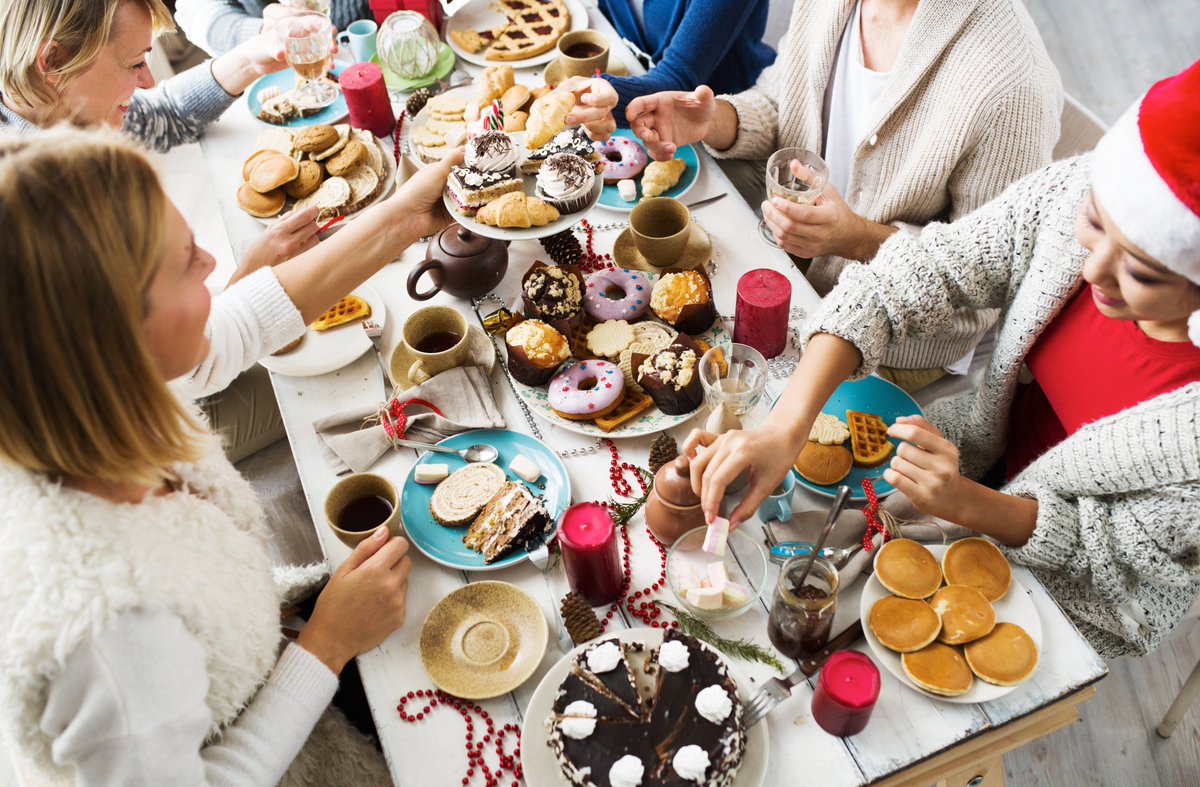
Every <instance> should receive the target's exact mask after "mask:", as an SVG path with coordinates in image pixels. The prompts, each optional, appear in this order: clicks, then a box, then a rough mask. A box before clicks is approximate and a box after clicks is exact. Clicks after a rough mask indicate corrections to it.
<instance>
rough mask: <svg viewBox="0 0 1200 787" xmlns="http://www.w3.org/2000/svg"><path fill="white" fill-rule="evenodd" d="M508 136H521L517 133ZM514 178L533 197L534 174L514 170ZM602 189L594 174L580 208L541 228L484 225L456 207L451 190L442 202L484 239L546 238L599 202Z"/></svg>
mask: <svg viewBox="0 0 1200 787" xmlns="http://www.w3.org/2000/svg"><path fill="white" fill-rule="evenodd" d="M510 136H513V137H520V135H519V134H512V135H510ZM513 141H514V143H515V144H516V145H517V146H518V149H522V148H521V141H520V140H519V139H517V138H515V139H514V140H513ZM517 177H520V178H524V184H523V185H524V190H525V194H526V195H527V196H530V197H534V196H536V194H535V193H534V192H535V190H536V188H537V174H536V173H535V174H533V175H522V174H521V173H517ZM603 191H604V180H603V178H601V177H600V176H599V175H597V176H596V182H595V183H594V184H593V185H592V193H591V196H589V197H588V203H587V205H585V206H584V207H583V209H581V210H577V211H575V212H574V213H564V214H562V215H560V216H559V217H558V219H557V220H555V221H552V222H550V223H549V224H543V225H542V226H540V227H493V226H491V225H490V224H484V223H483V222H482V221H479V220H478V219H477V218H476V217H474V216H464V215H462V213H460V212H459V210H458V205H457V203H455V201H454V198H453V197H451V196H450V192H449V191H446V192H443V193H442V202H443V203H444V204H445V206H446V210H447V211H449V213H450V215H451V216H453V217H454V220H455V221H457V222H458V223H459V224H461V225H463V226H464V227H466V228H467V229H469V230H470V231H471V232H474V233H475V234H476V235H482V236H484V237H485V238H497V239H499V240H507V241H513V240H537V239H538V238H548V237H550V236H551V235H557V234H558V233H560V232H562V231H564V230H569V229H570V228H571V227H573V226H575V223H576V222H578V221H579V220H580V219H582V218H583V217H584V216H586V215H587V214H588V213H589V212H590V211H591V209H592V208H594V207H596V203H597V202H599V201H600V194H601V193H602V192H603Z"/></svg>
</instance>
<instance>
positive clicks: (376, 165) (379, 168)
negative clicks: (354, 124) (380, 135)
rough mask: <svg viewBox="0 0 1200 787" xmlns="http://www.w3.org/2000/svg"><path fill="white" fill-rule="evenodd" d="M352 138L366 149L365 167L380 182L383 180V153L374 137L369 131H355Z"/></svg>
mask: <svg viewBox="0 0 1200 787" xmlns="http://www.w3.org/2000/svg"><path fill="white" fill-rule="evenodd" d="M352 136H353V137H354V138H355V139H357V140H358V141H359V142H361V143H362V144H363V147H364V148H366V149H367V165H368V166H370V167H371V171H372V172H374V173H375V175H376V176H377V177H378V178H379V179H380V180H383V173H384V168H383V151H382V150H381V149H380V147H379V143H378V142H376V141H375V135H374V134H372V133H371V132H370V131H363V130H361V129H355V130H354V131H353V132H352Z"/></svg>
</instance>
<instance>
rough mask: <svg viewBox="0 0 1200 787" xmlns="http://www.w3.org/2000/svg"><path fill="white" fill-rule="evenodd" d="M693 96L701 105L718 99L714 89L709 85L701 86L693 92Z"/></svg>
mask: <svg viewBox="0 0 1200 787" xmlns="http://www.w3.org/2000/svg"><path fill="white" fill-rule="evenodd" d="M692 95H693V96H694V97H695V100H696V102H697V103H700V104H707V103H708V102H710V101H712V100H713V99H714V98H715V97H716V94H715V93H713V91H712V88H711V87H709V86H708V85H701V86H700V87H698V88H696V89H695V90H693V91H692Z"/></svg>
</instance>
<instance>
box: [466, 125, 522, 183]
mask: <svg viewBox="0 0 1200 787" xmlns="http://www.w3.org/2000/svg"><path fill="white" fill-rule="evenodd" d="M517 158H518V155H517V149H516V147H515V146H514V145H513V143H512V139H510V138H509V136H508V134H505V133H504V132H503V131H485V132H484V133H482V134H480V135H479V136H477V137H474V138H472V139H471V141H470V142H468V143H467V150H466V155H465V159H464V162H463V163H465V164H466V165H467V166H468V167H470V168H471V169H474V170H478V171H479V172H495V173H498V174H500V175H505V176H507V177H509V178H513V177H516V175H517Z"/></svg>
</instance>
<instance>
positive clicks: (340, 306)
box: [312, 295, 371, 331]
mask: <svg viewBox="0 0 1200 787" xmlns="http://www.w3.org/2000/svg"><path fill="white" fill-rule="evenodd" d="M370 316H371V306H370V305H369V304H368V303H367V302H366V301H364V300H363V299H362V298H360V297H358V296H357V295H347V296H346V297H345V298H342V299H341V300H340V301H338V302H337V303H335V304H334V305H333V307H332V308H330V309H329V311H327V312H325V313H324V314H322V315H321V316H320V317H318V318H317V319H315V320H313V324H312V329H313V330H314V331H327V330H329V329H330V328H336V327H337V326H339V325H345V324H346V323H348V322H353V321H354V320H360V319H363V318H364V317H370Z"/></svg>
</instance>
